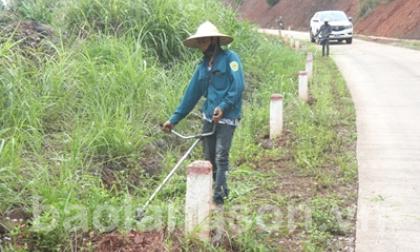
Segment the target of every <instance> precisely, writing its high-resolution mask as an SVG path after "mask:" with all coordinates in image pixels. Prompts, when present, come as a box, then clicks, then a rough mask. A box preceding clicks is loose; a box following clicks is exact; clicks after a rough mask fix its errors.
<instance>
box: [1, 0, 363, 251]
mask: <svg viewBox="0 0 420 252" xmlns="http://www.w3.org/2000/svg"><path fill="white" fill-rule="evenodd" d="M47 10H49V11H47ZM212 10H214V11H212ZM216 10H217V11H216ZM4 11H6V10H4ZM6 12H7V13H8V14H13V15H4V16H8V17H10V20H9V21H15V20H18V19H23V20H28V19H29V20H36V21H41V22H45V23H48V24H50V25H51V26H52V27H54V28H55V29H56V30H57V34H58V35H57V42H48V43H49V44H50V46H49V47H48V48H49V50H48V53H47V52H45V51H42V50H41V49H40V50H37V51H34V52H31V54H30V55H31V57H27V55H28V52H27V51H23V49H21V48H20V47H19V46H18V43H16V42H12V40H9V41H8V42H7V43H3V44H2V45H1V50H0V53H1V55H2V58H1V59H0V64H1V66H2V67H1V69H2V70H1V74H0V82H1V85H0V87H1V89H0V101H1V103H0V104H1V107H0V109H1V113H0V119H1V122H2V127H1V129H0V139H1V140H0V157H1V158H0V194H1V197H0V214H1V215H0V223H3V222H5V218H6V217H7V216H9V215H10V214H12V213H13V212H14V211H16V210H18V209H21V210H23V211H25V212H27V213H29V214H31V215H32V216H33V217H34V218H33V219H31V220H29V221H30V224H31V226H29V225H28V224H18V225H13V226H11V227H8V229H7V230H6V233H5V234H0V241H1V242H0V251H27V250H30V251H80V250H82V248H83V249H85V251H94V250H95V248H96V249H97V248H98V247H99V248H101V246H103V245H104V244H107V243H106V242H110V241H114V244H119V243H118V242H120V241H121V243H123V244H125V245H126V246H129V245H130V244H131V245H133V244H134V243H133V239H134V237H140V236H141V237H143V238H144V239H146V240H147V238H148V237H153V238H154V237H157V238H156V239H157V240H158V241H159V243H156V246H160V247H161V248H162V249H164V250H167V251H198V250H200V249H202V250H208V251H293V250H295V251H302V250H303V251H323V250H324V249H336V248H339V247H340V246H347V245H346V244H339V243H337V242H334V237H338V236H346V237H352V236H354V207H355V204H356V197H357V195H356V185H357V165H356V162H355V152H354V151H355V145H354V144H355V140H356V133H355V124H354V121H355V113H354V108H353V104H352V101H351V97H350V95H349V93H348V91H347V88H346V85H345V83H344V81H343V79H342V77H341V76H340V74H339V72H338V70H337V68H336V67H335V65H334V63H333V61H332V60H330V59H328V58H315V61H314V77H313V78H312V79H311V80H310V92H311V103H304V102H302V101H301V100H299V99H298V98H297V82H298V72H299V71H301V70H302V69H304V67H305V59H306V55H305V54H303V53H301V52H295V51H294V50H292V49H290V48H289V47H288V46H287V45H283V44H282V42H281V41H280V40H278V39H277V38H275V37H265V36H264V35H262V34H259V33H257V32H256V31H255V30H256V29H255V27H253V26H252V25H250V24H249V23H246V22H242V21H238V20H237V19H236V15H235V13H233V12H232V11H231V10H229V9H224V8H222V7H221V4H220V3H218V2H216V1H204V2H203V1H198V0H197V1H142V2H139V1H120V0H113V1H89V0H84V1H82V0H81V1H62V2H60V3H56V2H52V1H39V2H37V3H36V6H35V4H34V6H30V3H28V2H25V1H16V5H15V6H14V7H13V8H12V9H9V10H8V11H6ZM205 20H211V21H212V22H213V23H215V24H216V25H217V26H218V27H220V30H221V32H223V33H227V34H231V35H233V36H234V37H235V41H234V42H233V43H232V44H231V45H230V49H232V50H233V51H235V52H237V53H238V54H239V55H240V56H241V58H242V61H243V63H244V70H245V75H246V76H245V78H246V91H245V94H244V107H243V115H244V116H243V120H242V121H241V125H240V127H239V128H238V129H237V131H236V132H235V139H234V143H233V147H232V153H231V172H230V177H229V183H230V186H231V188H232V195H231V197H230V198H229V200H228V204H227V206H226V209H225V215H224V216H223V218H220V219H217V216H215V219H216V220H218V221H215V222H214V225H215V226H214V228H213V231H214V232H215V233H214V236H213V237H215V238H214V239H213V240H212V241H211V242H209V243H204V244H203V243H201V242H199V241H197V240H196V239H194V238H193V237H192V236H189V235H187V234H184V213H183V208H184V204H185V202H184V197H185V193H186V183H185V182H186V178H185V166H186V165H187V164H188V163H189V162H191V161H192V160H198V159H202V154H201V146H199V147H198V148H196V149H195V150H194V151H193V152H192V153H191V156H190V158H189V160H187V161H186V162H185V164H184V165H183V166H182V167H181V168H180V169H179V171H177V173H176V174H175V175H174V176H173V177H172V179H171V180H170V181H169V182H168V183H167V184H166V185H165V186H164V187H163V189H162V191H161V192H159V194H158V195H157V197H156V199H155V200H154V201H153V204H152V205H151V206H150V208H149V209H148V211H147V213H146V214H145V219H144V220H143V221H142V222H141V223H137V222H135V221H134V220H133V219H132V217H133V216H134V212H135V209H136V208H138V207H141V206H142V205H143V204H144V203H145V202H146V200H147V199H148V197H149V196H150V195H151V194H152V192H153V191H154V190H155V189H156V188H157V186H158V185H159V183H160V182H161V181H162V180H163V178H164V177H165V176H166V174H167V173H168V172H169V170H170V169H172V167H174V165H175V164H176V163H177V161H178V160H179V158H180V157H181V156H182V155H183V154H184V153H185V152H186V150H187V149H188V148H189V146H190V144H191V142H189V141H185V140H181V139H179V138H177V137H175V136H173V135H167V134H164V133H162V132H161V131H160V128H159V123H161V122H163V121H165V120H166V119H167V118H168V117H169V116H170V115H171V113H172V112H173V111H174V110H175V108H176V106H177V105H178V102H179V100H180V98H181V97H182V94H183V93H184V90H185V88H186V85H187V83H188V81H189V78H190V76H191V74H192V72H193V71H194V68H195V66H196V65H197V63H198V62H199V60H200V58H201V55H200V53H199V52H197V51H195V50H189V49H187V48H185V47H183V46H182V42H181V41H182V40H183V39H184V38H185V37H187V36H188V35H189V34H190V33H194V32H195V29H196V27H197V26H198V24H200V23H201V22H204V21H205ZM61 34H62V35H61ZM51 49H53V51H54V53H51ZM310 50H315V49H314V48H310ZM274 93H280V94H282V95H283V97H284V109H285V110H284V115H285V125H284V126H285V127H284V128H285V131H284V134H283V135H282V136H281V137H280V138H278V139H274V140H273V142H272V145H273V146H274V148H272V149H265V148H263V147H262V143H263V142H265V141H272V140H270V139H268V135H269V104H270V96H271V94H274ZM200 117H201V116H200V113H199V111H198V108H197V110H194V111H193V112H192V113H191V114H190V115H189V116H188V117H187V118H186V120H183V121H182V122H181V123H179V124H178V125H177V127H176V130H177V131H178V132H181V133H182V134H185V135H192V134H195V133H197V132H199V131H200V129H201V119H200ZM348 226H350V228H349V227H348ZM133 230H134V231H135V232H133ZM111 231H112V232H111ZM113 239H114V240H113ZM117 241H118V242H117ZM129 241H131V243H130V242H129Z"/></svg>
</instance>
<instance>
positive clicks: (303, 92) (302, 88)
mask: <svg viewBox="0 0 420 252" xmlns="http://www.w3.org/2000/svg"><path fill="white" fill-rule="evenodd" d="M308 93H309V92H308V74H307V73H306V71H300V72H299V98H300V99H302V100H303V101H305V102H307V101H308Z"/></svg>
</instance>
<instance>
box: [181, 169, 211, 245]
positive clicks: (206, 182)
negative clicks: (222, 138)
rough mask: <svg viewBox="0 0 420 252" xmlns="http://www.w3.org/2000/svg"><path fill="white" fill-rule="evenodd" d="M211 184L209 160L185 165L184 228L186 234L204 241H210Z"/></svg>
mask: <svg viewBox="0 0 420 252" xmlns="http://www.w3.org/2000/svg"><path fill="white" fill-rule="evenodd" d="M212 184H213V179H212V165H211V163H210V162H209V161H194V162H193V163H192V164H190V165H189V166H188V167H187V195H186V201H185V229H186V233H187V234H193V235H192V237H195V238H198V239H200V240H202V241H205V242H209V241H210V213H211V202H212Z"/></svg>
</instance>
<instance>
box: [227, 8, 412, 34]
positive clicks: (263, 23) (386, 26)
mask: <svg viewBox="0 0 420 252" xmlns="http://www.w3.org/2000/svg"><path fill="white" fill-rule="evenodd" d="M222 1H223V2H224V3H225V4H227V5H230V6H232V8H233V9H235V10H237V11H238V13H239V16H240V18H242V19H247V20H249V21H250V22H252V23H255V24H258V25H259V26H260V27H262V28H277V24H276V22H275V20H276V19H277V18H278V17H279V16H282V17H283V20H284V25H285V27H286V28H288V27H289V26H290V28H291V29H293V30H299V31H306V30H308V29H309V28H308V24H309V20H310V18H311V16H312V15H313V14H314V13H315V12H317V11H322V10H331V9H335V10H342V11H344V12H346V13H347V15H348V16H349V17H356V15H357V11H358V3H359V0H280V2H279V3H277V4H276V5H274V6H270V5H268V4H267V3H266V1H265V0H244V1H243V2H242V4H235V0H222ZM355 33H356V34H361V35H372V36H382V37H395V38H404V39H420V1H418V0H393V1H387V2H386V3H384V4H381V5H379V6H378V7H377V8H376V9H375V11H374V12H373V13H372V14H370V15H369V16H368V17H366V18H364V19H363V20H360V21H355Z"/></svg>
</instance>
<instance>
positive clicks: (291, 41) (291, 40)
mask: <svg viewBox="0 0 420 252" xmlns="http://www.w3.org/2000/svg"><path fill="white" fill-rule="evenodd" d="M294 46H295V40H294V39H293V36H290V47H291V48H293V47H294Z"/></svg>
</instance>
